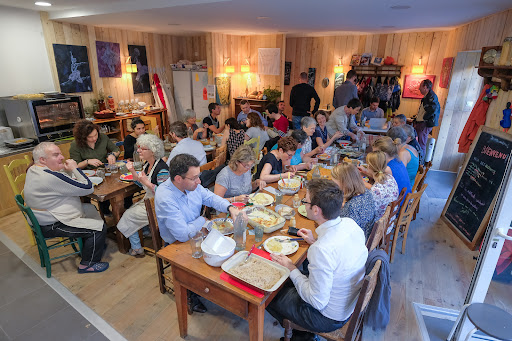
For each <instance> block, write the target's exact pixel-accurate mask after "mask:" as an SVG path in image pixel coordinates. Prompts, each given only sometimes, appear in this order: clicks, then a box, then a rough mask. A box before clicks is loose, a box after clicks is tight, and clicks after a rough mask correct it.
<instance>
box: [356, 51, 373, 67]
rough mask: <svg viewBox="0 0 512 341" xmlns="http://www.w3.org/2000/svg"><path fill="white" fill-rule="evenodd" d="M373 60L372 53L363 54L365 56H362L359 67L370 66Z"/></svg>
mask: <svg viewBox="0 0 512 341" xmlns="http://www.w3.org/2000/svg"><path fill="white" fill-rule="evenodd" d="M371 60H372V54H371V53H363V55H362V56H361V60H360V61H359V65H361V66H368V65H370V62H371Z"/></svg>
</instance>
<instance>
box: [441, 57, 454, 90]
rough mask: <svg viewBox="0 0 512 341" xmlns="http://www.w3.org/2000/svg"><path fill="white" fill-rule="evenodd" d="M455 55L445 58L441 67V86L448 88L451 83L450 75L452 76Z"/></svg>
mask: <svg viewBox="0 0 512 341" xmlns="http://www.w3.org/2000/svg"><path fill="white" fill-rule="evenodd" d="M453 60H454V58H453V57H448V58H444V59H443V67H442V68H441V77H439V87H441V88H445V89H446V88H448V85H450V77H451V76H452V68H453Z"/></svg>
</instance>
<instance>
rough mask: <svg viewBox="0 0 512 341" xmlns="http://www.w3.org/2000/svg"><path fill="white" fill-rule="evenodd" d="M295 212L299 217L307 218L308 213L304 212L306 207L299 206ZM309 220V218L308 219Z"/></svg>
mask: <svg viewBox="0 0 512 341" xmlns="http://www.w3.org/2000/svg"><path fill="white" fill-rule="evenodd" d="M297 211H298V212H299V213H300V215H302V216H304V217H306V218H308V213H307V212H306V205H301V206H299V208H298V209H297ZM308 219H309V218H308Z"/></svg>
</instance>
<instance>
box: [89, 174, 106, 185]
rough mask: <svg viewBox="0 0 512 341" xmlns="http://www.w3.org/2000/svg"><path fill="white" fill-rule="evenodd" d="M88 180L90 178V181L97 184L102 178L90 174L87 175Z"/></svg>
mask: <svg viewBox="0 0 512 341" xmlns="http://www.w3.org/2000/svg"><path fill="white" fill-rule="evenodd" d="M89 180H91V182H92V183H93V184H94V185H99V184H101V183H102V182H103V179H102V178H100V177H99V176H91V177H89Z"/></svg>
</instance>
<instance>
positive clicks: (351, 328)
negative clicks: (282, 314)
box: [283, 260, 381, 341]
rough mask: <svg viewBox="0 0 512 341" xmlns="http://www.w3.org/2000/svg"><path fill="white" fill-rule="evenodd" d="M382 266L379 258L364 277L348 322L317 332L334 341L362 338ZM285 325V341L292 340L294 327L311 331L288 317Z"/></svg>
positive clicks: (284, 322) (351, 340)
mask: <svg viewBox="0 0 512 341" xmlns="http://www.w3.org/2000/svg"><path fill="white" fill-rule="evenodd" d="M380 266H381V260H377V261H376V262H375V265H374V266H373V269H372V271H370V273H369V274H368V275H366V276H365V277H364V279H363V285H362V286H361V291H360V292H359V297H358V298H357V302H356V307H355V309H354V312H353V313H352V316H351V317H350V319H349V320H348V321H347V323H345V325H344V326H343V327H341V328H340V329H336V330H335V331H332V332H330V333H316V334H318V335H319V336H321V337H323V338H326V339H327V340H332V341H342V340H343V341H349V340H350V341H354V340H361V338H362V334H363V321H364V315H365V313H366V310H367V308H368V303H370V300H371V298H372V296H373V292H374V291H375V287H376V285H377V278H378V277H379V276H378V274H379V270H380ZM283 326H284V340H285V341H290V340H291V337H292V329H295V330H302V331H309V330H306V329H304V328H302V327H301V326H299V325H296V324H295V323H293V322H292V321H290V320H287V319H285V320H284V321H283ZM309 332H311V331H309Z"/></svg>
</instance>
